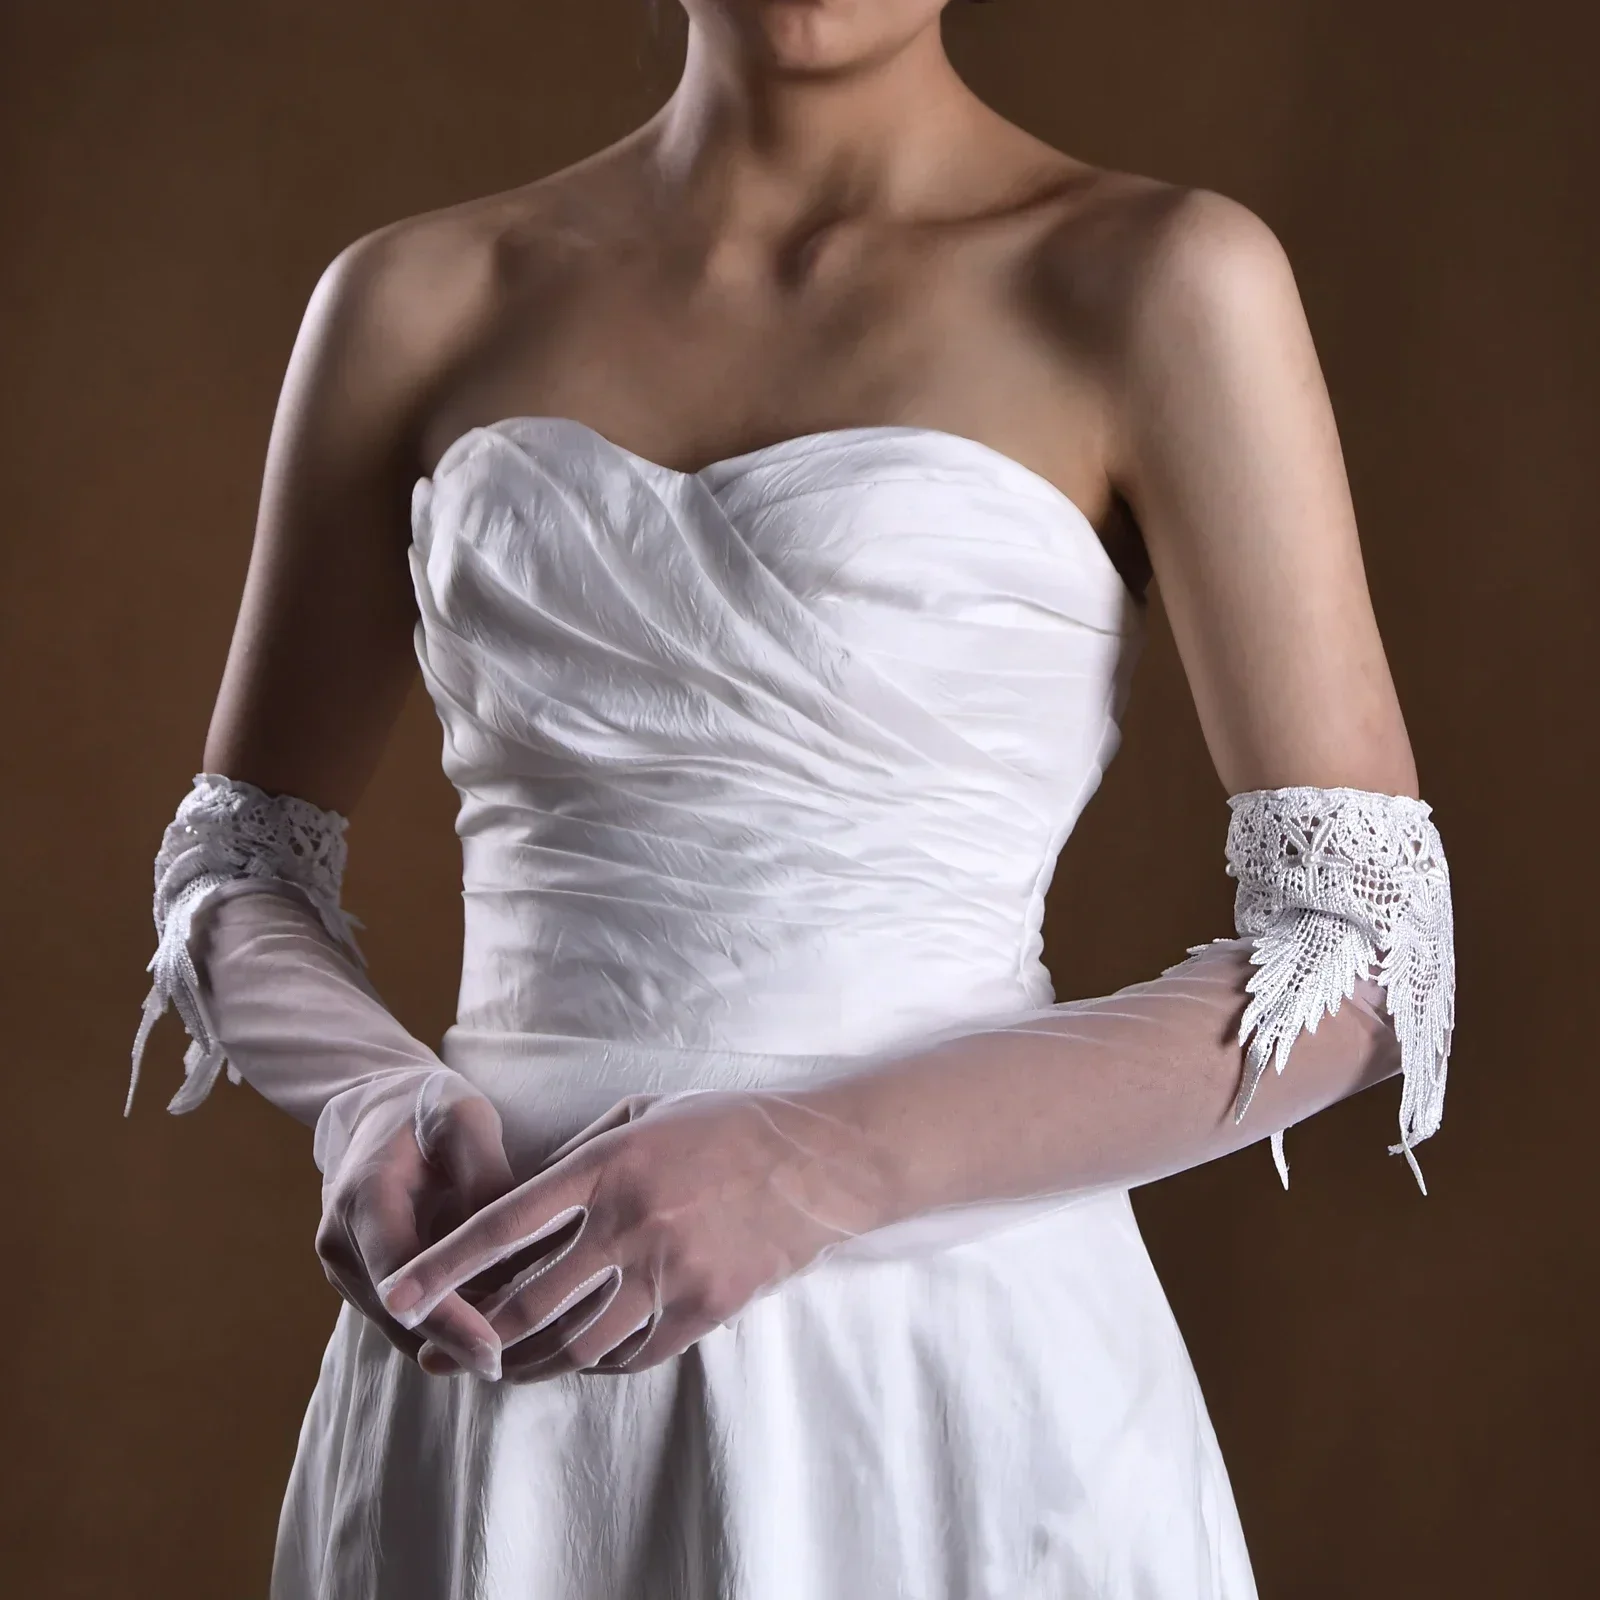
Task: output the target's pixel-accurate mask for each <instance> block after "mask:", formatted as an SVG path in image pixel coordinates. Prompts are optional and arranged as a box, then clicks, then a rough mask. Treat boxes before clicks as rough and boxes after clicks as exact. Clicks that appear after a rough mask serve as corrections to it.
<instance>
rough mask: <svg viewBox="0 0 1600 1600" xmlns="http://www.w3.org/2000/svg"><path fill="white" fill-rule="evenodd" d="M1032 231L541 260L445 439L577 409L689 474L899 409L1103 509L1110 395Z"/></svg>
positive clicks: (444, 427)
mask: <svg viewBox="0 0 1600 1600" xmlns="http://www.w3.org/2000/svg"><path fill="white" fill-rule="evenodd" d="M1028 245H1029V241H1028V239H1027V238H1025V237H1020V236H1019V237H1009V236H1006V237H997V236H986V237H982V238H971V237H963V238H954V239H938V238H934V239H930V238H927V237H921V236H919V237H897V236H894V235H889V234H884V233H881V232H880V233H874V232H851V231H848V230H838V231H834V232H825V233H821V234H819V235H818V236H817V237H815V238H813V239H810V240H808V241H807V242H806V243H805V245H804V246H803V247H800V246H797V247H796V248H795V250H794V251H793V252H792V253H791V254H790V255H788V256H779V257H777V258H774V257H771V256H755V255H751V256H746V257H744V258H735V259H721V258H712V259H709V260H708V259H705V258H704V257H698V256H697V257H695V258H693V259H690V258H686V257H683V258H680V257H676V256H674V254H673V253H672V251H671V250H670V249H667V248H665V247H662V246H659V245H651V246H648V247H647V246H634V247H630V248H619V247H618V246H616V245H615V243H612V244H610V245H608V246H607V247H606V248H594V249H591V250H583V251H577V252H569V253H568V254H567V255H566V256H564V257H563V259H561V260H560V261H549V262H539V263H536V264H535V265H534V266H533V267H532V268H531V269H529V268H524V269H523V270H522V272H521V274H520V277H521V280H522V281H521V282H519V283H518V284H517V285H516V287H515V288H514V289H513V290H511V291H510V292H508V293H507V294H506V295H505V297H504V299H503V301H502V302H501V304H500V305H499V306H497V308H496V311H495V314H494V316H493V317H492V319H490V322H489V326H488V327H487V328H486V331H485V334H484V336H483V338H482V339H481V340H480V341H479V348H478V350H477V351H476V352H475V354H474V358H473V359H472V360H471V361H470V362H467V363H463V372H464V374H465V375H464V376H463V378H462V380H461V381H460V382H459V383H457V384H456V385H454V386H453V387H452V390H451V392H450V393H449V394H448V395H447V396H446V398H445V400H444V403H443V404H442V405H441V407H440V408H439V415H438V418H437V423H436V427H435V429H434V432H436V434H437V443H438V447H439V448H440V449H442V448H443V446H444V444H445V443H447V442H448V441H449V440H450V439H451V438H454V437H456V436H457V435H458V434H459V433H460V432H461V431H462V430H463V429H465V428H466V427H469V426H474V425H481V424H483V423H487V422H491V421H494V420H497V419H500V418H504V417H511V416H527V415H545V416H567V417H574V418H578V419H580V420H582V421H583V422H585V423H586V424H588V425H589V426H591V427H592V428H594V429H596V430H597V431H598V432H600V433H602V434H604V435H605V436H607V437H608V438H610V439H612V440H614V441H616V442H618V443H620V444H622V445H624V446H625V447H626V448H627V449H629V450H631V451H633V452H635V453H637V454H638V455H640V456H643V457H647V458H648V459H650V460H652V461H655V462H658V463H660V464H661V465H663V466H666V467H669V468H672V469H674V470H677V471H682V472H693V471H697V470H698V469H699V468H701V467H702V466H704V465H705V464H707V463H708V462H713V461H720V460H724V459H726V458H728V457H730V456H734V455H737V454H740V453H741V452H744V451H748V450H751V449H755V448H759V447H763V446H766V445H768V444H770V443H772V442H774V441H776V440H781V439H787V438H793V437H795V436H797V435H802V434H809V433H816V432H820V431H823V430H826V429H833V428H840V427H850V426H858V425H873V424H881V423H900V424H908V425H913V426H924V427H935V428H941V429H945V430H948V431H951V432H955V433H961V434H965V435H967V436H968V437H971V438H975V439H980V440H983V441H985V442H987V443H989V444H990V445H992V446H994V447H995V448H996V449H999V450H1002V451H1004V452H1005V453H1006V454H1008V455H1011V456H1013V457H1014V458H1015V459H1017V460H1019V461H1021V462H1022V463H1023V464H1024V465H1026V466H1028V467H1030V468H1031V469H1032V470H1034V471H1036V472H1038V473H1039V474H1040V475H1041V476H1043V477H1045V478H1048V479H1049V480H1050V481H1052V482H1053V483H1055V484H1056V485H1057V486H1058V487H1059V488H1060V489H1061V490H1062V491H1063V492H1064V493H1066V494H1067V495H1069V496H1070V497H1071V498H1072V499H1073V500H1074V501H1075V502H1077V503H1078V504H1079V505H1082V506H1084V507H1085V508H1086V509H1087V510H1088V511H1089V514H1090V515H1091V517H1092V518H1094V519H1095V520H1096V521H1097V522H1098V521H1100V520H1101V519H1102V517H1103V516H1104V515H1109V514H1110V512H1111V509H1112V504H1111V502H1112V496H1111V494H1110V491H1109V489H1108V487H1107V485H1106V482H1105V473H1104V469H1103V465H1102V463H1101V460H1100V452H1099V443H1100V440H1101V439H1102V437H1103V434H1104V428H1103V418H1102V402H1101V399H1100V397H1099V395H1098V394H1097V392H1096V390H1095V387H1094V385H1093V384H1092V383H1091V382H1089V381H1087V380H1086V379H1085V377H1084V375H1083V373H1082V370H1081V368H1079V367H1077V366H1076V365H1075V364H1074V362H1073V361H1072V359H1071V357H1070V354H1069V353H1067V352H1065V351H1063V350H1062V349H1061V348H1060V347H1059V346H1058V344H1057V343H1056V342H1055V341H1053V340H1052V338H1051V337H1050V335H1049V331H1048V329H1047V327H1046V326H1045V319H1044V317H1043V316H1042V313H1041V311H1040V308H1039V307H1037V306H1036V305H1034V304H1033V303H1032V302H1031V300H1030V296H1029V291H1028V289H1027V281H1028V271H1027V261H1028Z"/></svg>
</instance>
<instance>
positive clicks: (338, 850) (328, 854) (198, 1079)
mask: <svg viewBox="0 0 1600 1600" xmlns="http://www.w3.org/2000/svg"><path fill="white" fill-rule="evenodd" d="M345 827H346V819H345V818H344V817H342V816H340V815H339V813H338V812H336V811H324V810H322V809H321V808H320V807H318V806H314V805H312V804H311V802H310V801H308V800H300V799H296V798H295V797H294V796H292V795H270V794H268V793H267V792H266V791H265V790H263V789H258V788H257V787H256V786H255V785H254V784H252V783H243V782H240V781H238V780H236V779H233V778H227V777H224V776H223V775H222V774H220V773H216V772H198V773H196V774H195V778H194V787H193V788H192V789H191V790H190V791H189V793H188V794H187V795H185V796H184V799H183V802H182V804H181V805H179V807H178V812H177V815H176V816H175V817H174V818H173V820H172V821H171V822H170V823H168V824H167V829H166V832H165V834H163V836H162V839H161V848H160V850H159V851H158V852H157V854H156V862H155V924H156V952H155V954H154V955H153V956H152V957H151V958H150V962H149V965H148V966H147V967H146V968H145V970H146V971H147V972H150V973H152V974H153V975H154V980H155V981H154V983H153V984H152V986H151V989H150V993H149V994H148V995H147V996H146V997H145V1002H144V1012H143V1015H142V1017H141V1018H140V1021H139V1031H138V1033H137V1035H136V1036H135V1038H134V1041H133V1075H132V1079H131V1081H130V1082H129V1084H128V1099H127V1103H126V1104H125V1105H124V1107H123V1115H124V1116H126V1115H127V1114H128V1113H129V1112H131V1111H132V1109H133V1096H134V1092H135V1090H137V1088H138V1087H139V1064H140V1061H141V1060H142V1059H143V1057H144V1048H145V1043H146V1041H147V1040H148V1039H149V1037H150V1031H151V1029H153V1028H154V1027H155V1025H156V1022H157V1020H158V1019H159V1018H160V1017H161V1016H162V1015H163V1014H164V1013H165V1011H166V1009H167V1005H168V1003H169V1002H170V1003H171V1004H173V1005H174V1006H176V1007H177V1010H178V1015H179V1016H180V1017H182V1018H183V1023H184V1026H185V1027H186V1028H187V1029H188V1031H189V1038H190V1044H189V1048H188V1050H187V1051H186V1052H185V1054H184V1058H183V1066H184V1082H183V1086H182V1088H180V1089H179V1090H178V1092H177V1093H176V1094H175V1095H174V1096H173V1097H172V1100H171V1101H170V1102H169V1103H168V1106H167V1109H168V1110H169V1111H173V1112H184V1111H192V1110H194V1108H195V1107H196V1106H197V1105H199V1104H200V1102H201V1101H202V1100H204V1099H205V1097H206V1096H207V1095H208V1094H209V1093H210V1092H211V1087H212V1085H213V1084H214V1083H215V1082H216V1080H217V1074H218V1073H219V1072H220V1071H221V1070H222V1068H223V1066H224V1065H226V1066H227V1068H228V1076H229V1078H230V1079H231V1080H232V1081H233V1082H234V1083H237V1082H239V1073H238V1070H237V1069H236V1068H235V1067H234V1066H233V1064H232V1063H231V1062H229V1061H228V1060H227V1056H226V1052H225V1051H224V1049H223V1046H222V1042H221V1041H220V1040H219V1039H218V1038H217V1036H216V1031H215V1029H214V1028H213V1027H212V1025H211V1020H210V1018H209V1017H208V1016H207V1015H206V1007H205V1001H204V998H203V996H202V995H201V991H200V979H199V974H198V973H197V972H196V971H195V966H194V959H193V957H192V956H191V955H190V954H189V933H190V929H191V926H192V924H193V922H194V917H195V913H196V912H197V911H198V910H199V909H200V906H201V905H202V903H203V902H204V901H206V900H207V899H208V898H209V897H210V896H211V895H212V894H214V893H215V892H216V891H217V890H218V889H220V888H222V887H223V886H224V885H225V884H229V883H237V882H239V881H241V880H244V879H251V878H254V879H263V880H271V881H275V882H279V883H286V884H289V885H291V886H292V887H294V888H295V889H297V890H299V891H300V892H301V893H302V894H304V895H305V897H306V899H307V900H309V901H310V902H311V904H312V906H313V907H314V908H315V909H316V911H317V913H318V914H319V915H320V916H321V918H322V922H323V926H324V927H326V928H327V930H328V932H329V934H331V935H332V937H333V938H334V939H336V940H338V942H339V943H340V944H341V945H343V946H344V947H345V948H346V949H347V950H349V952H350V953H351V955H352V956H353V957H354V958H355V959H356V961H357V962H358V963H361V964H362V965H365V961H364V958H363V957H362V954H361V951H360V949H359V948H358V946H357V944H356V940H355V931H354V930H355V929H357V928H359V927H360V926H361V924H360V922H358V921H357V920H356V919H355V918H354V917H352V916H350V915H348V914H347V913H346V912H345V911H344V910H343V909H342V908H341V907H340V905H339V893H340V885H341V883H342V882H343V879H344V866H345V842H344V831H345Z"/></svg>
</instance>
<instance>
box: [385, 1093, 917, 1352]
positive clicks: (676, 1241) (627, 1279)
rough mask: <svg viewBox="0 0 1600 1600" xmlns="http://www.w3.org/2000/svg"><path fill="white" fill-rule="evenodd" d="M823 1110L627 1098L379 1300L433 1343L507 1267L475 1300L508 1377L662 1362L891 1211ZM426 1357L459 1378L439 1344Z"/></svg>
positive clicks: (703, 1099) (864, 1142)
mask: <svg viewBox="0 0 1600 1600" xmlns="http://www.w3.org/2000/svg"><path fill="white" fill-rule="evenodd" d="M821 1106H822V1102H821V1100H820V1098H819V1097H818V1096H816V1095H814V1094H780V1093H776V1092H761V1091H745V1090H705V1091H691V1092H689V1093H687V1094H666V1095H630V1096H629V1097H628V1098H627V1099H625V1100H622V1101H620V1102H619V1103H618V1104H617V1105H616V1106H614V1107H613V1108H612V1109H611V1110H610V1111H608V1112H607V1113H606V1114H605V1116H603V1117H601V1118H600V1119H599V1120H598V1121H596V1122H594V1123H592V1124H591V1125H590V1126H589V1127H587V1128H585V1129H583V1130H582V1132H580V1133H578V1134H577V1135H576V1136H575V1137H573V1138H572V1139H569V1140H568V1141H567V1143H566V1144H564V1145H562V1146H561V1148H560V1149H559V1150H557V1151H556V1152H555V1153H554V1155H553V1156H552V1157H551V1158H550V1161H549V1163H548V1164H547V1165H546V1166H545V1168H544V1169H543V1170H542V1171H541V1172H539V1173H538V1174H537V1175H536V1176H534V1177H533V1178H530V1179H529V1180H528V1181H527V1182H526V1183H523V1184H522V1185H520V1186H519V1187H517V1188H515V1189H513V1190H511V1192H510V1193H508V1194H506V1195H503V1196H502V1197H501V1198H500V1199H498V1200H495V1201H493V1202H491V1203H490V1204H489V1205H487V1206H485V1207H484V1208H483V1209H482V1210H481V1211H478V1212H477V1213H475V1214H474V1215H473V1216H472V1217H470V1218H469V1219H468V1220H467V1221H466V1222H464V1223H462V1224H461V1225H460V1226H459V1227H458V1228H456V1230H455V1231H454V1232H453V1233H450V1234H448V1235H446V1237H444V1238H443V1239H440V1240H439V1241H438V1242H437V1243H435V1244H433V1245H431V1246H429V1247H428V1248H427V1249H426V1250H424V1251H422V1252H421V1254H419V1255H417V1256H416V1257H414V1258H413V1259H412V1260H411V1261H409V1262H407V1263H406V1265H405V1266H403V1267H401V1268H400V1269H399V1270H398V1271H397V1272H395V1273H393V1274H391V1275H390V1276H389V1277H388V1278H387V1279H385V1280H384V1282H383V1283H382V1284H380V1285H379V1294H380V1296H381V1299H382V1301H383V1304H384V1306H385V1307H386V1308H387V1310H388V1311H389V1313H390V1315H392V1316H393V1317H394V1318H395V1319H396V1320H397V1321H398V1322H400V1323H401V1324H402V1325H403V1326H404V1327H406V1328H409V1329H412V1330H414V1331H415V1332H418V1333H420V1334H422V1335H423V1336H424V1337H427V1336H428V1333H429V1329H430V1324H431V1323H432V1321H433V1320H434V1319H435V1318H436V1317H437V1316H438V1314H439V1312H440V1310H441V1308H445V1309H446V1313H447V1315H448V1308H449V1306H450V1302H451V1300H452V1298H453V1297H455V1296H457V1295H461V1294H462V1292H463V1290H465V1291H466V1295H465V1298H467V1299H469V1300H472V1299H473V1298H474V1296H473V1292H472V1288H471V1285H472V1283H473V1280H474V1279H477V1278H479V1277H480V1276H482V1275H484V1274H487V1273H490V1272H491V1271H492V1269H494V1268H497V1267H498V1268H500V1273H499V1274H497V1276H498V1277H501V1278H504V1277H505V1275H506V1272H507V1269H508V1268H511V1269H513V1275H512V1276H511V1277H510V1280H509V1282H505V1283H503V1286H501V1287H499V1288H494V1289H491V1290H490V1292H489V1293H488V1296H487V1298H485V1299H482V1300H481V1301H479V1302H478V1303H477V1304H476V1309H477V1310H478V1311H479V1312H480V1313H481V1314H482V1315H483V1316H485V1317H487V1318H488V1320H489V1324H490V1326H491V1327H492V1328H493V1329H494V1331H495V1332H496V1334H498V1336H499V1339H500V1345H501V1350H502V1367H501V1376H502V1377H503V1378H506V1379H509V1380H512V1381H517V1382H532V1381H537V1380H538V1379H541V1378H549V1377H555V1376H558V1375H560V1374H562V1373H567V1372H639V1371H642V1370H644V1369H645V1368H647V1367H652V1366H656V1365H658V1364H659V1363H661V1362H663V1361H667V1360H670V1359H671V1358H672V1357H673V1356H675V1355H679V1354H681V1353H682V1352H683V1351H684V1350H686V1349H687V1348H688V1347H689V1346H690V1345H692V1344H693V1343H694V1342H695V1341H696V1340H698V1339H700V1338H702V1337H703V1336H704V1335H705V1334H707V1333H709V1332H710V1331H711V1330H712V1329H713V1328H716V1327H718V1326H720V1325H723V1324H726V1323H728V1322H730V1321H731V1320H732V1319H733V1318H734V1317H735V1316H737V1314H738V1313H739V1312H740V1311H741V1310H742V1309H743V1308H744V1307H745V1306H746V1305H748V1304H749V1303H750V1301H752V1300H753V1299H755V1298H757V1297H758V1296H760V1295H762V1294H765V1293H767V1292H768V1291H770V1290H772V1289H775V1288H776V1287H777V1286H778V1285H779V1284H781V1283H782V1282H783V1281H784V1280H785V1279H787V1278H790V1277H793V1276H794V1275H795V1274H796V1273H798V1272H801V1271H803V1270H805V1269H806V1268H807V1267H809V1266H811V1265H812V1264H813V1263H815V1262H817V1261H818V1260H820V1259H821V1258H823V1257H824V1256H826V1255H828V1254H829V1253H830V1252H831V1251H832V1249H833V1248H834V1247H835V1246H837V1245H839V1244H841V1243H843V1242H845V1241H846V1240H848V1239H851V1238H853V1237H855V1236H856V1235H857V1234H860V1233H864V1232H867V1231H869V1230H870V1229H872V1228H874V1227H877V1226H880V1225H882V1223H883V1221H884V1220H886V1213H885V1210H884V1205H885V1196H886V1194H887V1192H888V1186H887V1182H886V1179H885V1176H884V1173H883V1172H882V1170H881V1163H880V1159H879V1157H878V1156H876V1155H875V1154H874V1145H873V1143H872V1141H870V1140H869V1139H867V1138H865V1137H864V1136H863V1135H862V1134H861V1132H860V1131H858V1130H857V1129H855V1128H854V1127H853V1126H852V1125H851V1124H850V1123H848V1122H847V1121H845V1120H843V1119H842V1118H840V1117H839V1116H837V1115H834V1114H831V1113H830V1112H828V1111H824V1110H823V1109H821ZM515 1257H521V1258H522V1259H521V1260H516V1261H513V1259H512V1258H515ZM445 1325H446V1323H445V1320H444V1319H443V1318H440V1326H441V1327H443V1326H445ZM422 1362H423V1365H424V1367H425V1369H426V1370H428V1371H430V1372H434V1373H446V1372H453V1371H455V1370H457V1368H456V1367H455V1364H454V1363H453V1362H451V1361H450V1359H449V1358H448V1357H447V1356H444V1355H443V1354H442V1352H439V1351H437V1350H434V1349H425V1350H424V1351H423V1352H422Z"/></svg>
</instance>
